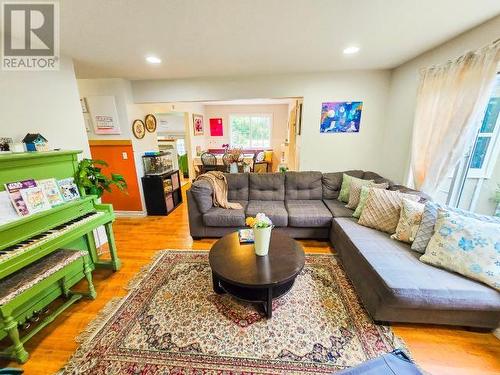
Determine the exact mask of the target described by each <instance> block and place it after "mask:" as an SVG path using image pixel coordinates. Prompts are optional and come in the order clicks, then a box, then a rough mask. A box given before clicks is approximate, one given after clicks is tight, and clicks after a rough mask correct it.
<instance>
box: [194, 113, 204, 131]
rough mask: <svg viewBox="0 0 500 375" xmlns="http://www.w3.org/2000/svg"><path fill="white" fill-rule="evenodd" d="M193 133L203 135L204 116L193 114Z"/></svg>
mask: <svg viewBox="0 0 500 375" xmlns="http://www.w3.org/2000/svg"><path fill="white" fill-rule="evenodd" d="M193 133H194V135H203V134H204V131H203V115H199V114H195V113H193Z"/></svg>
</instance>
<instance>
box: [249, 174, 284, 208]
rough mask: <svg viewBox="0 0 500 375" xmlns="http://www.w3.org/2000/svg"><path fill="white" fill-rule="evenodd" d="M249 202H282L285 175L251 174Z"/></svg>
mask: <svg viewBox="0 0 500 375" xmlns="http://www.w3.org/2000/svg"><path fill="white" fill-rule="evenodd" d="M249 200H259V201H284V200H285V175H284V174H282V173H251V174H250V192H249Z"/></svg>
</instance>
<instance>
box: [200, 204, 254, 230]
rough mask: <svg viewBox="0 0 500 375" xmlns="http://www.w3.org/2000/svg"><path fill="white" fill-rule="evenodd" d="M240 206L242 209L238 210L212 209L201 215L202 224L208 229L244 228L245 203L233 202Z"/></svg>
mask: <svg viewBox="0 0 500 375" xmlns="http://www.w3.org/2000/svg"><path fill="white" fill-rule="evenodd" d="M233 202H238V203H239V204H241V206H242V207H243V208H241V209H239V210H230V209H227V208H221V207H212V208H210V209H209V210H208V211H207V212H206V213H204V214H203V223H204V224H205V225H206V226H209V227H244V226H245V218H246V216H245V209H246V207H247V205H248V202H247V201H233Z"/></svg>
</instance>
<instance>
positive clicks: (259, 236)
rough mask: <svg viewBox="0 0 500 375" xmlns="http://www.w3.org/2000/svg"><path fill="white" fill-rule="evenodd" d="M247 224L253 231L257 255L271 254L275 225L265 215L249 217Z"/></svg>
mask: <svg viewBox="0 0 500 375" xmlns="http://www.w3.org/2000/svg"><path fill="white" fill-rule="evenodd" d="M245 222H246V224H247V225H248V226H249V227H251V228H252V229H253V236H254V247H255V254H257V255H259V256H265V255H267V253H268V252H269V242H270V241H271V231H272V229H273V223H272V221H271V219H269V218H268V217H267V216H266V215H265V214H263V213H261V212H260V213H258V214H257V215H256V216H255V217H251V216H250V217H247V218H246V221H245Z"/></svg>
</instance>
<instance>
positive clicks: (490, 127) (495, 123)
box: [469, 79, 500, 178]
mask: <svg viewBox="0 0 500 375" xmlns="http://www.w3.org/2000/svg"><path fill="white" fill-rule="evenodd" d="M499 81H500V79H497V85H496V92H495V93H494V94H493V96H492V97H491V98H490V101H489V103H488V107H487V109H486V113H485V115H484V118H483V123H482V125H481V129H479V133H478V135H477V138H476V142H475V144H474V147H473V151H472V156H471V161H470V167H469V168H470V171H469V176H470V177H478V178H479V177H486V178H488V177H490V176H491V172H492V166H493V164H494V161H495V159H496V157H498V156H497V155H498V143H499V141H498V138H499V134H500V131H499V129H500V123H499V118H498V114H499V111H500V82H499Z"/></svg>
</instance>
